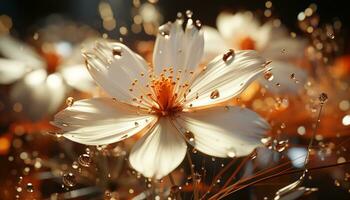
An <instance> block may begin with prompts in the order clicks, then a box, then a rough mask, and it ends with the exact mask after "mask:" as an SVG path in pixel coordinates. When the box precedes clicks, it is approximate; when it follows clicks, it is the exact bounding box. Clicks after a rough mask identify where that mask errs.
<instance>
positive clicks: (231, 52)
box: [222, 49, 235, 62]
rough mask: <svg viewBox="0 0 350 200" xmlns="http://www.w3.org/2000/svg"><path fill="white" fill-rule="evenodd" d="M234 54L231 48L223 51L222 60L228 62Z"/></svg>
mask: <svg viewBox="0 0 350 200" xmlns="http://www.w3.org/2000/svg"><path fill="white" fill-rule="evenodd" d="M234 54H235V51H234V50H233V49H229V50H228V52H226V53H224V55H223V56H222V60H223V61H224V62H228V61H230V60H231V59H233V57H234Z"/></svg>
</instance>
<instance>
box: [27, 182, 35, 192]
mask: <svg viewBox="0 0 350 200" xmlns="http://www.w3.org/2000/svg"><path fill="white" fill-rule="evenodd" d="M26 188H27V192H34V186H33V184H32V183H27V187H26Z"/></svg>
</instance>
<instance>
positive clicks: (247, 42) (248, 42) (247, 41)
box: [239, 37, 255, 50]
mask: <svg viewBox="0 0 350 200" xmlns="http://www.w3.org/2000/svg"><path fill="white" fill-rule="evenodd" d="M239 48H240V49H242V50H254V49H255V41H254V40H253V39H252V38H251V37H243V38H242V39H241V40H240V41H239Z"/></svg>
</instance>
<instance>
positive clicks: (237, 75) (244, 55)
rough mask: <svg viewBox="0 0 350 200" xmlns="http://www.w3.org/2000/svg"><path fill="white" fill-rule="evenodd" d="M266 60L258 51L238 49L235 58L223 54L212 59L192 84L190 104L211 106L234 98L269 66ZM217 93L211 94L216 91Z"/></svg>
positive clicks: (188, 106) (188, 104)
mask: <svg viewBox="0 0 350 200" xmlns="http://www.w3.org/2000/svg"><path fill="white" fill-rule="evenodd" d="M264 63H265V60H264V59H262V58H261V57H260V56H259V55H258V54H257V53H256V52H255V51H236V52H234V54H233V55H232V58H229V59H227V60H226V62H225V61H224V60H223V56H222V55H220V56H218V57H216V58H215V59H214V60H212V61H211V62H210V63H209V64H208V66H207V68H206V70H205V71H203V72H201V73H200V74H199V75H198V76H197V77H196V79H195V80H194V82H193V83H192V85H191V91H190V92H189V93H188V95H187V97H186V99H187V104H186V106H187V108H190V107H193V108H195V107H201V106H208V105H212V104H216V103H220V102H224V101H227V100H230V99H232V98H233V97H235V96H236V95H238V94H239V93H241V92H242V91H243V90H244V89H245V88H246V87H247V86H248V85H249V84H250V83H251V82H252V81H253V80H254V79H255V78H256V77H257V75H258V74H260V73H261V72H263V71H264V70H265V68H264V66H263V65H264ZM215 92H216V93H217V94H218V95H216V96H215V95H214V96H215V97H214V98H213V97H211V96H212V95H213V93H215Z"/></svg>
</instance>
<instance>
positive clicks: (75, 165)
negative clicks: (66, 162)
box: [72, 161, 79, 169]
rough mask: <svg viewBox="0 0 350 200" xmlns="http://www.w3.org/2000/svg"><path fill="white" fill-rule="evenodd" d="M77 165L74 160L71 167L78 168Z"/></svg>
mask: <svg viewBox="0 0 350 200" xmlns="http://www.w3.org/2000/svg"><path fill="white" fill-rule="evenodd" d="M78 167H79V165H78V163H77V162H76V161H74V162H73V163H72V168H73V169H78Z"/></svg>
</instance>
